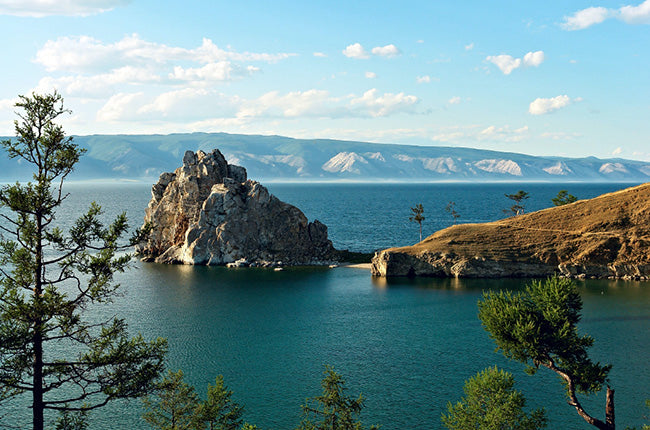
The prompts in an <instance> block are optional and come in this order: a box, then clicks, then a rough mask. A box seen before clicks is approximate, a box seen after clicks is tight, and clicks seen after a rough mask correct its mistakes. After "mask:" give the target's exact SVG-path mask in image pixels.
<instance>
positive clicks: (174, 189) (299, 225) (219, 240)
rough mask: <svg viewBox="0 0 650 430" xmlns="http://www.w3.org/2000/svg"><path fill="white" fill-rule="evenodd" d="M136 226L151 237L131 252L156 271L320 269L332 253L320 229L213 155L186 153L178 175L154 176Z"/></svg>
mask: <svg viewBox="0 0 650 430" xmlns="http://www.w3.org/2000/svg"><path fill="white" fill-rule="evenodd" d="M144 221H145V225H146V224H150V225H151V226H152V230H151V233H150V235H149V238H148V240H147V241H146V242H145V243H143V244H141V245H139V246H138V247H137V251H138V252H139V253H140V254H141V255H143V256H144V259H145V260H148V261H155V262H158V263H182V264H206V265H220V264H228V263H235V262H239V263H240V264H244V265H248V264H251V265H260V266H275V265H304V264H327V263H328V262H329V261H330V260H331V259H332V258H333V253H334V248H333V247H332V243H331V241H330V240H329V239H328V238H327V227H326V226H325V225H324V224H322V223H320V222H319V221H317V220H316V221H314V222H308V220H307V218H306V217H305V215H304V214H303V213H302V212H301V211H300V210H299V209H298V208H296V207H295V206H292V205H290V204H287V203H284V202H282V201H280V200H279V199H277V198H276V197H275V196H273V195H271V194H270V193H269V192H268V190H267V189H266V188H265V187H264V186H262V185H261V184H260V183H258V182H256V181H252V180H250V179H247V178H246V170H245V169H244V168H243V167H240V166H234V165H229V164H228V163H227V162H226V160H225V158H224V157H223V155H222V154H221V152H219V151H218V150H216V149H215V150H214V151H212V152H211V153H209V154H206V153H204V152H203V151H198V152H196V153H194V152H192V151H188V152H186V153H185V156H184V157H183V165H182V166H181V167H179V168H177V169H176V170H175V171H174V172H173V173H163V174H162V175H160V179H159V180H158V182H157V183H156V184H155V185H154V186H153V187H152V189H151V201H150V202H149V205H148V207H147V209H146V210H145V218H144Z"/></svg>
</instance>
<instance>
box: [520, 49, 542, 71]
mask: <svg viewBox="0 0 650 430" xmlns="http://www.w3.org/2000/svg"><path fill="white" fill-rule="evenodd" d="M543 62H544V51H535V52H529V53H527V54H526V55H524V65H525V66H528V67H537V66H539V65H540V64H542V63H543Z"/></svg>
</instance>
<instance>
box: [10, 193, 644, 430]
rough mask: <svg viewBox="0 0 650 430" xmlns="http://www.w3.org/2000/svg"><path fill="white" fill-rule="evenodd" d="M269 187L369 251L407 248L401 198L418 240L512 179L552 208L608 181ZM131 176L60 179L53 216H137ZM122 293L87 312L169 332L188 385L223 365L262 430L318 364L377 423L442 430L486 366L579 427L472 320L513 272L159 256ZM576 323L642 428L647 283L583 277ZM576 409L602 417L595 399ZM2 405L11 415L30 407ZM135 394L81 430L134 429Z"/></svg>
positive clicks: (299, 400) (290, 412) (547, 386)
mask: <svg viewBox="0 0 650 430" xmlns="http://www.w3.org/2000/svg"><path fill="white" fill-rule="evenodd" d="M268 187H269V189H270V190H271V192H272V193H274V194H275V195H276V196H277V197H279V198H280V199H282V200H285V201H287V202H289V203H292V204H295V205H296V206H298V207H299V208H300V209H301V210H303V212H305V214H306V215H307V216H308V218H309V219H310V220H313V219H315V218H317V219H319V220H320V221H322V222H323V223H325V224H326V225H327V226H328V227H329V233H330V238H331V239H332V241H333V242H334V245H335V247H337V248H339V249H349V250H351V251H362V252H370V251H373V250H376V249H381V248H386V247H389V246H401V245H408V244H412V243H414V242H415V241H417V239H418V234H419V233H418V228H417V225H416V224H414V223H410V222H409V221H408V217H409V215H410V210H409V208H410V207H412V206H415V204H417V203H422V204H423V206H424V208H425V213H424V215H425V217H426V220H425V221H424V223H423V229H424V234H425V235H426V234H430V233H432V232H434V231H435V230H437V229H440V228H444V227H446V226H448V225H450V224H451V223H452V218H451V216H450V215H449V214H448V213H446V212H445V211H444V207H445V206H446V204H447V203H448V202H449V201H454V202H455V203H456V210H457V211H458V212H459V213H460V215H461V218H460V221H461V222H484V221H491V220H494V219H498V218H502V217H503V216H504V214H503V212H502V210H503V209H506V208H508V207H509V206H510V203H511V202H510V201H509V200H508V199H506V198H505V197H504V194H510V193H515V192H517V191H518V190H519V189H524V190H526V191H528V192H529V193H530V195H531V198H530V199H529V200H528V201H527V202H526V207H527V210H528V211H530V210H537V209H541V208H544V207H549V206H550V205H551V202H550V199H551V197H554V196H555V195H556V194H557V192H558V191H559V190H560V189H567V190H569V192H570V193H572V194H574V195H577V196H578V197H580V198H588V197H593V196H596V195H599V194H602V193H604V192H610V191H615V190H617V189H620V188H623V187H624V185H621V184H560V185H558V184H516V183H509V184H451V183H450V184H413V185H404V184H399V185H398V184H269V185H268ZM149 188H150V187H149V186H148V185H143V184H69V185H67V186H66V190H67V191H68V192H70V196H69V198H68V201H67V202H66V206H65V208H64V210H63V211H62V212H61V213H60V214H59V217H58V220H59V221H60V222H61V223H63V224H66V223H68V222H69V221H70V220H71V219H73V218H74V217H75V216H77V215H78V214H79V213H80V212H81V211H82V210H83V208H84V207H86V206H87V205H88V203H89V202H90V201H92V200H96V201H97V202H98V203H100V204H101V205H102V206H103V207H104V208H105V210H106V217H107V219H109V218H112V217H114V216H115V214H117V213H119V212H120V211H122V210H126V211H127V214H128V216H129V219H131V220H132V224H133V225H134V226H137V225H139V224H140V223H141V220H142V217H143V210H144V208H145V207H146V205H147V203H148V200H149V198H150V193H149ZM118 280H119V282H120V283H121V284H122V285H123V288H122V291H123V295H122V296H121V297H118V298H117V300H116V301H115V303H114V304H112V305H111V307H110V308H104V309H96V310H94V312H96V313H97V315H104V314H106V315H109V314H111V315H112V314H115V315H118V316H121V317H124V318H126V320H127V322H128V323H129V328H130V330H131V331H132V332H133V333H135V332H142V333H143V334H144V335H145V337H148V338H151V337H153V336H163V337H166V338H167V339H168V340H169V347H170V350H169V355H168V366H169V368H171V369H174V370H176V369H183V371H184V372H185V375H186V379H187V381H188V382H190V383H192V384H194V385H195V386H196V388H197V390H198V392H199V393H200V394H201V395H204V394H205V387H206V385H207V384H208V383H210V382H214V377H215V376H216V375H217V374H223V375H224V378H225V381H226V383H227V384H228V385H229V387H230V388H231V389H232V390H233V391H234V398H235V400H236V401H238V402H240V403H242V404H245V405H246V413H245V418H246V420H247V421H249V422H251V423H255V424H257V425H258V426H260V427H261V428H263V429H289V428H293V427H295V426H296V425H297V424H298V422H299V421H300V416H301V410H300V405H301V404H303V403H304V401H305V398H306V397H309V396H314V395H317V394H319V393H320V385H319V382H320V379H321V378H322V372H323V370H324V365H326V364H327V365H332V366H334V368H335V369H336V370H337V371H338V372H340V373H341V374H342V375H343V376H344V377H345V379H346V381H347V386H348V389H349V393H350V394H351V395H353V396H354V395H356V394H358V393H360V392H362V393H363V394H364V396H365V397H366V398H367V401H366V409H365V410H364V412H363V421H364V422H365V423H366V424H374V423H377V424H381V425H382V428H383V429H430V428H441V424H440V415H441V413H442V412H443V411H444V410H445V408H446V403H447V401H456V400H458V399H459V398H460V397H461V395H462V386H463V382H464V380H466V379H467V378H469V377H470V376H473V375H474V374H475V373H476V372H477V371H479V370H482V369H483V368H485V367H487V366H490V365H494V364H497V365H499V366H501V367H503V368H505V369H507V370H509V371H511V372H512V373H513V374H514V375H515V378H516V380H517V388H519V389H520V390H522V391H523V392H524V394H525V395H526V397H527V399H528V402H529V405H530V406H531V407H539V406H545V407H546V408H547V410H548V415H549V417H550V419H551V423H550V425H549V428H562V429H583V428H589V426H587V425H586V424H585V423H584V422H583V421H582V420H581V419H580V418H579V417H577V414H576V413H575V411H574V410H572V408H571V407H570V406H568V405H567V404H566V399H565V398H564V395H563V392H562V387H561V385H560V382H559V381H558V380H557V379H556V378H555V377H554V376H553V375H551V374H549V373H548V372H544V371H540V372H539V373H538V374H537V375H535V376H527V375H525V374H524V373H523V366H521V365H519V364H517V363H512V362H510V361H507V360H506V359H504V358H503V357H501V356H500V355H499V354H496V353H494V344H493V343H492V341H491V340H490V339H489V337H488V335H487V333H486V332H485V331H484V330H483V329H482V327H481V325H480V322H479V321H478V319H477V316H476V314H477V308H476V302H477V300H479V299H480V297H481V295H482V292H483V291H484V290H488V289H503V288H508V289H515V290H517V289H520V288H522V286H523V285H524V284H525V282H526V281H525V280H455V279H415V280H409V279H391V280H388V281H386V280H381V279H373V278H371V277H370V274H369V272H368V271H366V270H362V269H353V268H336V269H327V268H294V269H287V270H284V271H281V272H274V271H271V270H264V269H226V268H222V267H190V266H163V265H156V264H145V263H140V262H135V263H134V265H133V268H132V269H131V270H129V271H128V272H126V273H124V274H121V275H120V276H119V277H118ZM579 288H580V292H581V294H582V297H583V301H584V312H583V314H584V318H583V321H582V323H581V324H580V328H581V330H582V332H583V333H589V334H591V335H592V336H593V337H594V338H595V339H596V344H595V346H594V347H593V349H592V356H593V357H594V358H595V359H596V360H598V361H601V362H609V363H612V364H613V365H614V367H613V370H612V372H611V374H610V377H611V385H612V387H613V388H614V389H615V390H616V405H617V422H618V424H619V426H620V427H621V428H623V427H624V426H626V425H640V423H642V422H643V421H642V415H643V414H644V413H645V411H644V410H643V401H644V399H645V398H648V397H650V390H649V389H648V387H650V371H649V369H648V360H647V357H648V356H650V345H649V343H648V333H650V289H649V288H648V284H647V283H639V282H622V281H584V282H580V283H579ZM585 403H586V407H587V408H588V410H589V411H591V412H592V413H593V414H596V415H598V416H602V413H601V411H602V410H603V408H604V393H600V394H599V395H597V396H593V397H592V398H589V399H588V400H587V401H586V402H585ZM19 406H20V405H19V404H15V405H13V408H12V409H11V414H10V417H9V418H10V422H11V423H15V424H18V425H25V423H27V422H28V420H29V410H27V409H25V408H24V406H25V405H24V403H23V404H22V409H20V408H18V407H19ZM141 413H142V409H141V405H140V402H138V401H132V402H128V403H120V404H116V405H112V406H110V407H107V408H104V409H102V410H99V411H96V412H93V414H92V415H91V428H93V429H95V428H96V429H146V428H148V427H147V426H146V424H145V423H144V422H143V421H142V420H141V418H140V415H141Z"/></svg>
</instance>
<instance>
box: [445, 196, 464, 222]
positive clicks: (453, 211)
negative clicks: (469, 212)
mask: <svg viewBox="0 0 650 430" xmlns="http://www.w3.org/2000/svg"><path fill="white" fill-rule="evenodd" d="M445 210H446V211H447V212H449V215H451V217H452V218H453V219H454V225H455V224H456V222H457V221H458V218H460V214H459V213H458V212H456V202H449V203H447V206H446V207H445Z"/></svg>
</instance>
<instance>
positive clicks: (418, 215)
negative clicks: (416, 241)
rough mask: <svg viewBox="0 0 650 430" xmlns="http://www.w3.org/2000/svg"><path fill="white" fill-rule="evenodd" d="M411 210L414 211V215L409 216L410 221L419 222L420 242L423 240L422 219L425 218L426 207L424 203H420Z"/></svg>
mask: <svg viewBox="0 0 650 430" xmlns="http://www.w3.org/2000/svg"><path fill="white" fill-rule="evenodd" d="M411 212H413V215H412V216H410V217H409V221H411V222H417V223H418V224H419V226H420V242H422V221H424V220H425V218H424V216H423V215H422V214H423V213H424V207H423V206H422V203H418V204H417V205H415V207H414V208H411Z"/></svg>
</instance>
